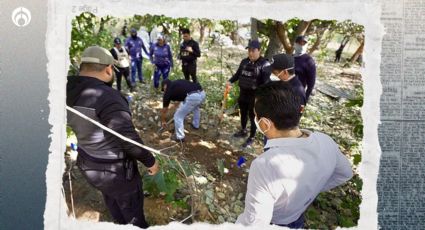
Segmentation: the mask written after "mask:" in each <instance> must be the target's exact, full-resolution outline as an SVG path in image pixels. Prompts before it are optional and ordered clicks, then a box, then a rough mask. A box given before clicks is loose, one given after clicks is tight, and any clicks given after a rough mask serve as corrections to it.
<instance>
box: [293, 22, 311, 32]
mask: <svg viewBox="0 0 425 230" xmlns="http://www.w3.org/2000/svg"><path fill="white" fill-rule="evenodd" d="M311 22H312V21H304V20H302V21H301V22H300V24H298V26H297V32H296V34H295V36H298V35H304V34H305V33H306V32H307V29H308V28H309V27H310V25H311Z"/></svg>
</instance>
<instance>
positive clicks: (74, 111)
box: [66, 106, 170, 157]
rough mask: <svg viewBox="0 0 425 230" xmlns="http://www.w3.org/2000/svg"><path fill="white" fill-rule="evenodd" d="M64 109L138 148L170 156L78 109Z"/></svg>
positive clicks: (67, 107)
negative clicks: (116, 130) (118, 131)
mask: <svg viewBox="0 0 425 230" xmlns="http://www.w3.org/2000/svg"><path fill="white" fill-rule="evenodd" d="M66 109H67V110H69V111H70V112H72V113H74V114H76V115H78V116H79V117H81V118H83V119H84V120H87V121H89V122H91V123H93V124H94V125H96V126H98V127H99V128H101V129H103V130H105V131H108V132H109V133H111V134H113V135H115V136H116V137H118V138H120V139H121V140H124V141H127V142H130V143H132V144H134V145H136V146H139V147H140V148H144V149H146V150H148V151H150V152H152V153H154V154H157V155H161V156H165V157H170V156H168V155H166V154H163V153H161V151H159V150H156V149H154V148H151V147H149V146H146V145H143V144H140V143H139V142H137V141H134V140H132V139H130V138H128V137H125V136H123V135H121V134H119V133H117V132H115V131H114V130H112V129H110V128H108V127H106V126H104V125H102V124H100V123H99V122H97V121H95V120H93V119H91V118H89V117H87V116H86V115H84V114H82V113H80V112H79V111H77V110H75V109H73V108H71V107H69V106H66Z"/></svg>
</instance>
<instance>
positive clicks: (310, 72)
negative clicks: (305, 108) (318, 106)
mask: <svg viewBox="0 0 425 230" xmlns="http://www.w3.org/2000/svg"><path fill="white" fill-rule="evenodd" d="M307 40H308V39H307V37H306V36H303V35H300V36H297V37H296V38H295V43H294V63H295V74H296V75H297V76H298V78H299V80H300V82H301V84H302V85H303V87H304V89H305V96H306V100H307V101H308V99H309V97H310V95H311V93H312V92H313V88H314V84H315V83H316V63H315V62H314V59H313V58H312V57H311V56H310V55H309V54H308V53H307V45H306V44H307V42H308V41H307Z"/></svg>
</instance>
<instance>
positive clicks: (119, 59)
mask: <svg viewBox="0 0 425 230" xmlns="http://www.w3.org/2000/svg"><path fill="white" fill-rule="evenodd" d="M110 52H111V54H112V56H113V57H114V59H115V67H116V68H115V76H116V77H117V89H118V91H121V79H122V77H124V79H125V81H126V83H127V86H128V88H129V89H130V92H133V91H134V86H133V85H132V84H131V80H130V57H129V56H128V51H127V50H126V49H125V47H123V46H122V45H121V39H120V38H118V37H116V38H115V39H114V48H112V49H111V51H110Z"/></svg>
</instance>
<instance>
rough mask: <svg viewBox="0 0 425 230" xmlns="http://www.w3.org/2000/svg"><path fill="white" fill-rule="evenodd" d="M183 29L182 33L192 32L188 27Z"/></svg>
mask: <svg viewBox="0 0 425 230" xmlns="http://www.w3.org/2000/svg"><path fill="white" fill-rule="evenodd" d="M181 31H182V34H190V30H189V29H187V28H184V29H182V30H181Z"/></svg>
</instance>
